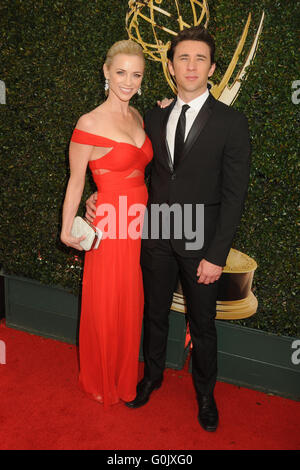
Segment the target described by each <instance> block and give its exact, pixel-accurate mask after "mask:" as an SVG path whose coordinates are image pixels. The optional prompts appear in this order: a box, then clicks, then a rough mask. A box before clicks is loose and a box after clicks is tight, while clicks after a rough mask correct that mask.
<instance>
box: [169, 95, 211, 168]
mask: <svg viewBox="0 0 300 470" xmlns="http://www.w3.org/2000/svg"><path fill="white" fill-rule="evenodd" d="M208 96H209V91H208V89H207V90H206V91H205V92H204V93H202V95H200V96H198V97H197V98H195V99H194V100H192V101H190V102H189V103H185V102H184V101H182V99H180V98H179V96H178V97H177V101H176V103H175V105H174V108H173V109H172V111H171V113H170V116H169V120H168V124H167V143H168V146H169V150H170V155H171V158H172V161H174V144H175V132H176V127H177V123H178V119H179V116H180V113H181V108H182V106H183V105H184V104H188V105H189V106H190V108H189V109H188V110H187V111H186V113H185V116H186V125H185V138H184V140H185V139H186V138H187V135H188V133H189V132H190V129H191V127H192V125H193V122H194V120H195V118H196V116H197V114H198V113H199V111H200V109H201V108H202V106H203V105H204V103H205V101H206V100H207V98H208Z"/></svg>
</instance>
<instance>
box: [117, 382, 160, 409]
mask: <svg viewBox="0 0 300 470" xmlns="http://www.w3.org/2000/svg"><path fill="white" fill-rule="evenodd" d="M161 384H162V379H159V380H155V381H154V382H152V381H149V380H146V379H143V380H141V381H140V382H139V383H138V385H137V394H136V397H135V399H134V400H132V401H127V402H125V405H126V406H128V408H139V407H140V406H143V405H145V404H146V403H147V402H148V401H149V398H150V395H151V393H152V392H153V390H157V389H158V388H160V387H161Z"/></svg>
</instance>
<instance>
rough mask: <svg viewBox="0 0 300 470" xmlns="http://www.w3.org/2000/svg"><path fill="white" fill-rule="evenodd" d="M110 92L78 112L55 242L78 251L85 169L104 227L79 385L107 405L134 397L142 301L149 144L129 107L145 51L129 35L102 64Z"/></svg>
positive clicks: (92, 258)
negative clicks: (75, 232)
mask: <svg viewBox="0 0 300 470" xmlns="http://www.w3.org/2000/svg"><path fill="white" fill-rule="evenodd" d="M103 71H104V75H105V78H106V87H107V88H108V96H107V99H106V101H105V102H104V103H103V104H101V105H100V106H98V107H97V108H96V109H94V110H92V111H91V112H89V113H87V114H85V115H83V116H81V117H80V119H79V120H78V122H77V124H76V128H75V130H74V132H73V135H72V139H71V143H70V152H69V159H70V179H69V182H68V187H67V191H66V196H65V201H64V206H63V223H62V232H61V240H62V241H63V243H65V244H66V245H67V246H71V247H73V248H76V249H78V250H82V248H81V246H80V241H81V240H82V239H78V238H74V237H72V236H71V227H72V224H73V220H74V217H75V216H76V213H77V210H78V207H79V204H80V200H81V197H82V193H83V189H84V183H85V175H86V170H87V167H88V166H89V168H90V170H91V171H92V174H93V178H94V181H95V183H96V185H97V189H98V198H97V211H96V214H97V215H96V218H95V220H94V225H96V226H98V227H99V228H100V229H101V230H102V232H103V238H102V240H101V243H100V245H99V247H98V248H97V249H93V250H91V251H88V252H86V254H85V263H84V274H83V285H82V308H81V319H80V334H79V355H80V374H79V383H80V386H81V388H82V389H83V390H84V391H85V392H86V393H87V394H89V396H91V397H92V398H94V399H95V400H97V401H99V402H100V403H103V404H104V405H105V406H109V405H111V404H115V403H118V402H119V401H120V399H121V400H123V401H125V402H128V401H131V400H133V399H134V397H135V395H136V385H137V381H138V356H139V347H140V338H141V328H142V317H143V307H144V295H143V283H142V274H141V268H140V248H141V231H142V220H143V211H144V210H145V206H146V203H147V188H146V186H145V183H144V170H145V167H146V165H147V164H148V163H149V161H150V160H151V158H152V146H151V142H150V140H149V138H148V137H147V136H146V134H145V132H144V129H143V120H142V118H141V116H140V114H139V113H138V112H137V111H136V110H135V109H134V108H132V107H131V106H130V105H129V102H130V99H131V98H132V96H133V95H134V94H135V93H137V92H138V91H139V90H140V86H141V82H142V78H143V73H144V55H143V51H142V49H141V47H140V46H139V45H138V44H136V43H135V42H133V41H119V42H117V43H115V44H114V45H113V46H112V47H111V49H110V50H109V52H108V54H107V58H106V62H105V64H104V66H103Z"/></svg>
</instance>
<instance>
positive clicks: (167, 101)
mask: <svg viewBox="0 0 300 470" xmlns="http://www.w3.org/2000/svg"><path fill="white" fill-rule="evenodd" d="M172 101H174V98H164V99H163V100H162V101H157V105H158V106H159V107H160V108H166V107H167V106H170V104H171V103H172Z"/></svg>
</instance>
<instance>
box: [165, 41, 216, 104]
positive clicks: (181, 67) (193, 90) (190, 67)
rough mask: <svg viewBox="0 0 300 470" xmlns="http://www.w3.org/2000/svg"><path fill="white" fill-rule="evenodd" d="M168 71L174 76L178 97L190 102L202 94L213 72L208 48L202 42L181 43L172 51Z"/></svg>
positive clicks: (213, 66) (213, 65)
mask: <svg viewBox="0 0 300 470" xmlns="http://www.w3.org/2000/svg"><path fill="white" fill-rule="evenodd" d="M168 66H169V71H170V73H171V75H173V76H175V79H176V83H177V89H178V94H179V96H180V95H181V96H185V97H188V98H189V99H190V100H191V99H193V98H196V97H197V96H199V95H201V94H202V93H204V91H205V90H206V88H207V80H208V78H209V77H211V76H212V75H213V73H214V71H215V64H211V59H210V48H209V46H208V45H207V44H206V43H205V42H202V41H190V40H187V41H182V42H180V43H179V44H178V45H177V46H176V48H175V51H174V57H173V62H170V61H169V64H168Z"/></svg>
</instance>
